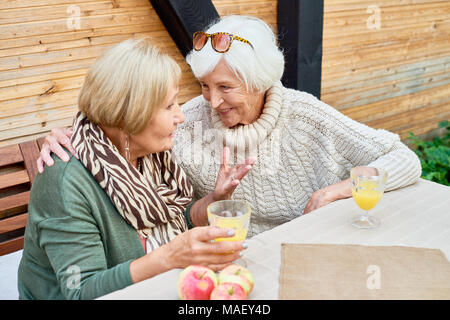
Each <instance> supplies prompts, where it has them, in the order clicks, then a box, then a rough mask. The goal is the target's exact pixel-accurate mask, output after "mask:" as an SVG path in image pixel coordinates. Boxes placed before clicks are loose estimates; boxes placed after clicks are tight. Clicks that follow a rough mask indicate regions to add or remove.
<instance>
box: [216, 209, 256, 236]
mask: <svg viewBox="0 0 450 320" xmlns="http://www.w3.org/2000/svg"><path fill="white" fill-rule="evenodd" d="M208 216H209V217H210V219H211V218H212V217H211V213H208ZM214 225H215V226H216V227H219V228H224V229H234V236H233V237H229V238H217V239H215V241H244V240H245V238H247V232H248V225H247V227H246V228H245V227H244V224H243V221H242V217H241V218H239V217H237V218H232V217H219V218H217V217H215V223H214Z"/></svg>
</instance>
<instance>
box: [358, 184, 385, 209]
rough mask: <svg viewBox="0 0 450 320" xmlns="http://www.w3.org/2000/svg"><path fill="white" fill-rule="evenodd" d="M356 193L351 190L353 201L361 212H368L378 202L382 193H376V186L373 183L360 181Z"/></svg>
mask: <svg viewBox="0 0 450 320" xmlns="http://www.w3.org/2000/svg"><path fill="white" fill-rule="evenodd" d="M359 187H360V188H359V189H358V191H356V189H355V188H352V195H353V199H355V202H356V204H357V205H358V206H359V207H360V208H361V209H363V210H366V211H368V210H370V209H372V208H373V207H375V206H376V205H377V203H378V201H380V199H381V196H382V195H383V192H380V191H378V184H377V183H376V182H374V181H362V182H361V183H360V185H359Z"/></svg>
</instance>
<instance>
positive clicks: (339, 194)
mask: <svg viewBox="0 0 450 320" xmlns="http://www.w3.org/2000/svg"><path fill="white" fill-rule="evenodd" d="M323 191H324V197H325V199H327V200H328V201H329V202H333V201H336V200H340V199H347V198H350V197H351V196H352V189H351V183H350V179H346V180H343V181H341V182H338V183H336V184H333V185H330V186H328V187H326V188H324V189H323Z"/></svg>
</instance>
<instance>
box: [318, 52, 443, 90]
mask: <svg viewBox="0 0 450 320" xmlns="http://www.w3.org/2000/svg"><path fill="white" fill-rule="evenodd" d="M440 68H441V69H445V70H447V69H449V68H450V55H447V54H446V55H445V56H443V57H436V58H432V59H427V60H421V61H417V62H411V63H406V64H401V65H398V66H392V67H385V68H380V69H377V70H372V71H370V72H366V73H362V72H361V73H354V74H353V75H352V76H345V77H340V78H332V79H330V78H329V77H328V78H327V79H323V80H322V90H323V92H331V91H338V90H339V88H352V87H355V86H358V85H359V84H361V86H363V85H366V84H367V83H366V82H372V81H383V79H384V78H389V79H390V80H394V79H396V78H400V77H402V76H404V75H410V74H425V73H430V72H436V71H438V70H439V69H440ZM335 88H338V89H335Z"/></svg>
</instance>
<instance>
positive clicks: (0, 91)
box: [0, 0, 276, 147]
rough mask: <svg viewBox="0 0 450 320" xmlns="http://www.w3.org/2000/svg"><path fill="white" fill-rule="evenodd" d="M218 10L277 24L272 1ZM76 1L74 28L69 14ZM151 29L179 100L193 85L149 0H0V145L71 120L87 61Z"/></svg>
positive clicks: (231, 1) (226, 3)
mask: <svg viewBox="0 0 450 320" xmlns="http://www.w3.org/2000/svg"><path fill="white" fill-rule="evenodd" d="M213 3H214V5H215V6H216V8H217V10H218V12H219V14H220V15H226V14H252V15H256V16H258V17H260V18H262V19H264V20H266V21H267V22H268V23H270V24H271V25H272V26H273V27H274V28H275V29H276V1H273V0H261V1H250V0H248V1H237V0H216V1H213ZM71 5H75V6H78V8H79V9H80V28H79V29H76V30H72V29H70V28H69V26H70V24H69V26H68V23H67V22H68V19H70V18H71V16H73V14H74V12H73V11H72V12H71V11H70V10H69V11H68V8H69V6H71ZM145 36H151V37H152V38H154V41H155V42H156V44H157V45H158V46H160V47H162V48H163V50H164V51H166V52H168V53H169V54H170V55H171V56H172V57H173V58H174V59H175V60H176V61H177V62H178V63H179V64H180V66H181V68H182V71H183V75H182V79H181V86H180V96H179V97H180V98H179V100H180V102H181V103H184V102H185V101H187V100H189V99H191V98H193V97H195V96H197V95H198V94H200V87H199V85H198V83H197V81H196V80H195V78H194V76H193V75H192V73H191V71H190V69H189V67H188V65H187V64H186V63H185V61H184V59H183V57H182V55H181V54H180V53H179V52H178V50H177V47H176V46H175V44H174V42H173V41H172V39H171V38H170V36H169V35H168V33H167V31H166V30H165V28H164V26H163V24H162V23H161V20H160V19H159V17H158V15H157V14H156V13H155V11H154V10H153V7H152V5H151V4H150V2H149V1H148V0H103V1H102V0H43V1H36V0H0V147H1V146H5V145H9V144H13V143H19V142H22V141H26V140H30V139H35V138H37V137H40V136H43V135H46V134H48V132H49V130H51V129H52V128H53V127H56V126H70V125H71V124H72V118H73V115H74V114H75V112H76V110H77V107H76V102H77V96H78V92H79V89H80V88H81V86H82V84H83V79H84V76H85V74H86V72H87V70H88V69H89V67H90V65H91V64H92V63H93V61H94V60H95V59H96V58H97V57H98V56H99V55H101V54H102V53H103V52H104V51H105V50H107V49H108V48H109V47H111V46H113V45H115V44H117V43H119V42H121V41H123V40H126V39H129V38H133V37H135V38H139V37H145Z"/></svg>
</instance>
